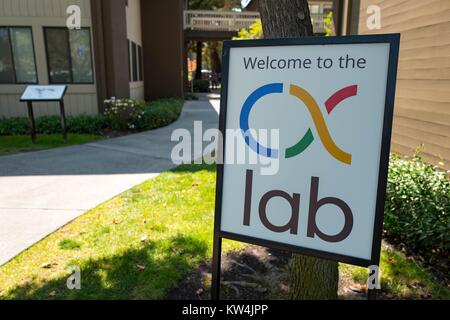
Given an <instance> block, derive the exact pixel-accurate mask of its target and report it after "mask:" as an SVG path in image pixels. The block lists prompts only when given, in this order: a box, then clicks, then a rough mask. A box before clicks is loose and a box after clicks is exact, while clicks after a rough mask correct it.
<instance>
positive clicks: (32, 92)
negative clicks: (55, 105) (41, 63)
mask: <svg viewBox="0 0 450 320" xmlns="http://www.w3.org/2000/svg"><path fill="white" fill-rule="evenodd" d="M66 90H67V86H64V85H55V86H34V85H33V86H28V87H27V88H26V89H25V91H24V93H23V94H22V97H21V98H20V101H22V102H28V101H61V100H62V99H63V98H64V94H65V93H66Z"/></svg>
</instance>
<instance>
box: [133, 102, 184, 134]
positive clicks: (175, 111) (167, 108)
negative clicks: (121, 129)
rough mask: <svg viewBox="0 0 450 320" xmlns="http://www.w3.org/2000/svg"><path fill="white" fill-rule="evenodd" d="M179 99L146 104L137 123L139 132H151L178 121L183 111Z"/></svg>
mask: <svg viewBox="0 0 450 320" xmlns="http://www.w3.org/2000/svg"><path fill="white" fill-rule="evenodd" d="M183 103H184V101H183V100H181V99H162V100H156V101H152V102H150V103H148V104H147V105H146V106H145V109H144V114H143V116H142V118H141V119H140V121H139V123H138V127H137V129H138V130H140V131H146V130H152V129H157V128H161V127H165V126H168V125H169V124H171V123H173V122H175V121H177V120H178V118H179V117H180V114H181V110H182V109H183Z"/></svg>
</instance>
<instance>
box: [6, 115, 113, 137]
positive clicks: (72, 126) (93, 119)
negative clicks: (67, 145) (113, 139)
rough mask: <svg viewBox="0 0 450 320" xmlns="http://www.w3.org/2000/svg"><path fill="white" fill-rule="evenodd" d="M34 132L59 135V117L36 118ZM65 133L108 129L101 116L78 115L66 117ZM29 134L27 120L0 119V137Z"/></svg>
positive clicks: (92, 132) (105, 121)
mask: <svg viewBox="0 0 450 320" xmlns="http://www.w3.org/2000/svg"><path fill="white" fill-rule="evenodd" d="M35 121H36V132H37V133H38V134H59V133H61V123H60V118H59V116H43V117H37V118H36V119H35ZM66 121H67V131H68V132H69V133H78V134H94V135H96V134H99V133H101V132H102V130H103V129H105V128H106V127H108V120H107V119H106V117H104V116H102V115H96V116H89V115H80V116H76V117H68V118H67V119H66ZM29 133H30V125H29V120H28V118H0V135H2V136H18V135H27V134H29Z"/></svg>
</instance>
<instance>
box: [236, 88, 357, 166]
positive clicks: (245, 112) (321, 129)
mask: <svg viewBox="0 0 450 320" xmlns="http://www.w3.org/2000/svg"><path fill="white" fill-rule="evenodd" d="M289 89H290V90H289V93H290V95H292V96H294V97H296V98H298V99H300V100H301V101H302V102H303V103H304V104H305V106H306V107H307V108H308V111H309V112H310V114H311V117H312V119H313V122H314V125H315V127H316V129H317V132H318V134H319V138H320V140H321V141H322V144H323V145H324V147H325V149H327V151H328V152H329V153H330V154H331V155H332V156H333V157H334V158H335V159H336V160H338V161H340V162H342V163H345V164H348V165H351V164H352V155H351V154H349V153H347V152H345V151H343V150H342V149H340V148H339V147H338V146H337V145H336V143H334V141H333V139H332V138H331V135H330V132H329V130H328V128H327V125H326V122H325V119H324V117H323V115H322V112H321V111H320V107H319V105H318V104H317V102H316V100H315V99H314V98H313V97H312V96H311V95H310V94H309V93H308V92H307V91H306V90H305V89H303V88H301V87H299V86H296V85H291V86H290V88H289ZM275 93H283V84H282V83H272V84H268V85H265V86H262V87H260V88H258V89H256V90H255V91H254V92H253V93H252V94H251V95H250V96H249V97H248V98H247V100H246V101H245V103H244V105H243V107H242V111H241V116H240V126H241V130H242V134H243V135H244V139H245V142H246V144H247V145H248V146H249V147H250V148H252V149H253V150H254V151H255V152H256V153H258V154H260V155H263V156H266V157H268V158H274V159H278V158H279V155H280V151H279V150H278V149H270V148H266V147H264V146H262V145H261V144H259V143H258V142H257V141H256V139H255V138H254V137H253V136H252V135H251V133H250V131H249V130H250V125H249V117H250V112H251V110H252V108H253V107H254V105H255V104H256V102H257V101H258V100H260V99H261V98H263V97H265V96H267V95H270V94H275ZM357 94H358V86H357V85H353V86H349V87H346V88H343V89H342V90H339V91H337V92H336V93H335V94H333V95H332V96H331V97H330V98H329V99H328V100H327V101H326V102H325V106H326V109H327V112H328V114H331V112H332V111H333V110H334V109H335V108H336V107H337V106H338V105H339V104H340V103H341V102H342V101H344V100H346V99H348V98H350V97H353V96H356V95H357ZM313 142H314V134H313V132H312V130H311V129H309V130H308V131H307V132H306V134H305V135H304V136H303V137H302V138H301V139H300V141H299V142H298V143H296V144H295V145H293V146H292V147H290V148H287V149H286V151H285V158H286V159H288V158H293V157H295V156H298V155H300V154H301V153H303V152H304V151H305V150H306V149H308V148H309V146H311V144H312V143H313Z"/></svg>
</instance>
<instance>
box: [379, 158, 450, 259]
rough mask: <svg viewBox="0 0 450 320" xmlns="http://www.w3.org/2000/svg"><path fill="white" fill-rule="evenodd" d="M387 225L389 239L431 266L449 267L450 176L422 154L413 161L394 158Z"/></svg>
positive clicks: (388, 192)
mask: <svg viewBox="0 0 450 320" xmlns="http://www.w3.org/2000/svg"><path fill="white" fill-rule="evenodd" d="M384 224H385V225H384V229H385V235H386V236H387V237H388V238H390V239H392V240H394V241H396V242H401V243H404V244H405V245H406V246H407V247H408V249H410V250H412V251H414V252H416V253H419V254H421V255H422V256H424V257H425V258H426V259H427V260H428V261H429V262H431V263H444V264H448V259H447V258H448V254H449V249H450V180H449V178H448V176H447V173H446V172H443V171H440V170H439V169H437V168H435V167H433V166H432V165H430V164H427V163H424V162H422V161H421V158H420V155H418V154H417V155H415V156H414V158H412V159H404V158H400V157H399V156H397V155H392V156H391V161H390V170H389V178H388V185H387V198H386V204H385V219H384ZM441 267H442V266H441ZM444 267H445V268H448V267H449V266H448V265H447V266H444Z"/></svg>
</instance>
